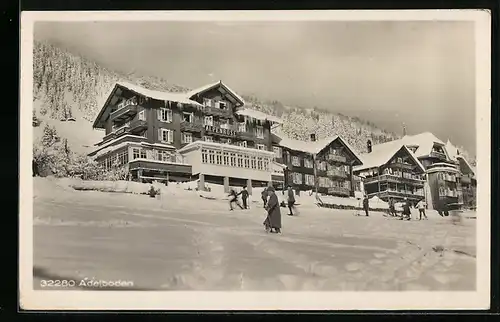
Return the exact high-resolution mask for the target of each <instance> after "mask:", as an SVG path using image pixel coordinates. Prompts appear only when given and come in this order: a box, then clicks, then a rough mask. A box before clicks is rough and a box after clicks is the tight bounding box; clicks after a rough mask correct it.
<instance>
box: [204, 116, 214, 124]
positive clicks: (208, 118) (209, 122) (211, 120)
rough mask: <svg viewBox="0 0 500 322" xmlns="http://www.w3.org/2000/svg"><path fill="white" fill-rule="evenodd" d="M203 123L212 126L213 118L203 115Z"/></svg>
mask: <svg viewBox="0 0 500 322" xmlns="http://www.w3.org/2000/svg"><path fill="white" fill-rule="evenodd" d="M203 125H210V126H213V125H214V118H213V116H205V118H204V119H203Z"/></svg>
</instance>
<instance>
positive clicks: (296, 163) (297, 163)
mask: <svg viewBox="0 0 500 322" xmlns="http://www.w3.org/2000/svg"><path fill="white" fill-rule="evenodd" d="M292 165H293V166H295V167H300V159H299V157H298V156H295V155H294V156H292Z"/></svg>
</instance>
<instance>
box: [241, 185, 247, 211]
mask: <svg viewBox="0 0 500 322" xmlns="http://www.w3.org/2000/svg"><path fill="white" fill-rule="evenodd" d="M240 194H241V200H243V208H244V209H248V204H247V199H248V190H247V187H243V191H241V193H240Z"/></svg>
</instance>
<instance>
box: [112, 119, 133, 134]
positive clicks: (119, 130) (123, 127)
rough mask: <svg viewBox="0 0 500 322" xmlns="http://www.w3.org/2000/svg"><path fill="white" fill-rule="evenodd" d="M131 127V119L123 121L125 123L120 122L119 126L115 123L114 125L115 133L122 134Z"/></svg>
mask: <svg viewBox="0 0 500 322" xmlns="http://www.w3.org/2000/svg"><path fill="white" fill-rule="evenodd" d="M129 128H130V121H128V122H126V123H123V124H120V125H118V126H116V125H113V127H112V129H113V133H115V134H120V133H123V132H126V131H127V130H128V129H129Z"/></svg>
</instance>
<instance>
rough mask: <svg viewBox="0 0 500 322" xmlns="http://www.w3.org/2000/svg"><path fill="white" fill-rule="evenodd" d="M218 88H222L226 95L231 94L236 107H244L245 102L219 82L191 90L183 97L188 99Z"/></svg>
mask: <svg viewBox="0 0 500 322" xmlns="http://www.w3.org/2000/svg"><path fill="white" fill-rule="evenodd" d="M219 86H220V87H222V88H223V89H224V90H225V91H226V92H227V93H229V94H231V95H232V96H233V97H234V98H235V100H236V103H237V104H236V105H237V106H243V105H245V100H244V99H243V98H242V97H241V96H239V95H238V94H237V93H236V92H235V91H233V90H232V89H230V88H229V87H228V86H227V85H226V84H224V83H223V82H222V81H221V80H220V81H218V82H215V83H212V84H208V85H204V86H202V87H199V88H197V89H193V90H191V91H189V92H187V93H186V94H185V95H186V96H187V97H188V98H193V96H195V95H197V94H201V93H204V92H206V91H209V90H211V89H213V88H216V87H219ZM238 103H239V104H238Z"/></svg>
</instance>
